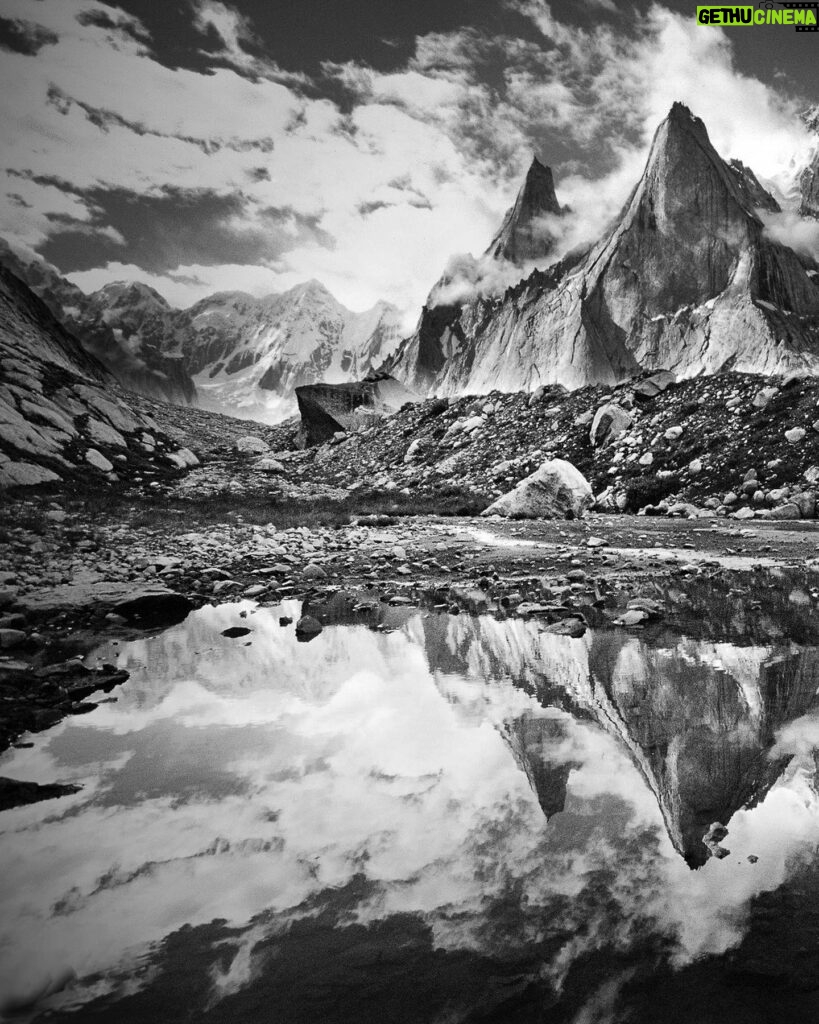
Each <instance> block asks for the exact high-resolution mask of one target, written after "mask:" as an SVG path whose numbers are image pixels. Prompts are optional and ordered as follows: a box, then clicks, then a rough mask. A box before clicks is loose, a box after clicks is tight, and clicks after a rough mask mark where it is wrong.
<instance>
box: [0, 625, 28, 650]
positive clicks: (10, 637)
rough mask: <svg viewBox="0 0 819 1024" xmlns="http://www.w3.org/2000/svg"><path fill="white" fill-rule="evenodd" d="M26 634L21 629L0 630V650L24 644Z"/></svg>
mask: <svg viewBox="0 0 819 1024" xmlns="http://www.w3.org/2000/svg"><path fill="white" fill-rule="evenodd" d="M25 640H26V634H25V633H24V632H23V631H22V629H0V648H2V649H3V650H8V649H9V648H11V647H19V646H20V645H21V644H23V643H25Z"/></svg>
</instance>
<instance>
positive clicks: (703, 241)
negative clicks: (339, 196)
mask: <svg viewBox="0 0 819 1024" xmlns="http://www.w3.org/2000/svg"><path fill="white" fill-rule="evenodd" d="M759 205H764V206H765V207H766V208H767V209H774V208H775V201H774V200H773V198H772V197H771V196H769V195H768V194H767V193H765V192H764V189H762V186H761V185H760V184H759V182H758V181H757V180H756V178H755V177H754V175H753V173H752V172H751V171H749V170H748V169H747V168H744V167H743V166H742V165H741V164H739V163H738V162H735V163H734V164H728V163H726V162H725V161H723V160H722V159H721V158H720V157H719V155H718V154H717V153H716V151H715V150H714V148H713V146H712V145H711V142H710V140H709V138H708V133H707V131H706V129H705V125H704V124H703V123H702V121H700V120H699V119H698V118H696V117H694V116H693V115H692V114H691V112H690V111H689V110H688V109H687V108H686V107H684V106H682V105H681V104H675V105H674V106H673V107H672V109H671V112H670V113H669V115H668V117H667V118H666V119H665V121H663V123H662V124H661V125H660V127H659V128H658V129H657V132H656V134H655V136H654V140H653V143H652V146H651V151H650V154H649V157H648V162H647V165H646V168H645V171H644V173H643V176H642V178H641V179H640V181H639V183H638V184H637V186H636V188H635V189H634V191H633V193H632V195H631V197H630V198H629V200H628V202H627V203H626V205H625V208H624V209H623V210H622V212H621V214H620V215H619V217H618V218H617V220H616V222H615V223H614V225H613V226H612V227H611V229H610V230H609V231H608V233H607V234H606V235H605V236H604V237H603V239H602V240H601V241H600V242H599V243H597V244H596V245H595V246H593V247H592V248H591V249H590V250H589V251H587V252H586V253H584V254H582V255H579V256H572V257H569V258H566V259H564V260H563V261H561V262H560V263H558V264H555V265H554V266H553V267H551V268H549V270H547V271H535V272H534V273H532V274H531V275H530V276H529V277H527V278H526V279H524V280H523V281H521V282H520V283H519V284H517V285H516V286H514V287H513V288H510V289H507V291H506V293H505V294H504V295H503V296H501V297H497V298H483V299H478V300H474V301H472V302H467V303H465V304H462V305H456V306H449V307H437V308H434V309H429V308H427V309H425V310H424V312H423V314H422V316H421V320H420V322H419V325H418V328H417V329H416V332H415V334H414V335H413V336H412V337H411V338H409V339H408V340H407V341H406V342H405V343H404V344H403V345H402V348H401V350H400V352H399V353H398V355H397V356H396V358H395V360H394V361H393V362H392V363H391V366H390V372H392V373H393V374H395V376H397V377H399V378H400V379H403V380H405V381H406V382H407V384H408V385H409V386H410V387H413V388H414V389H415V390H418V391H421V392H424V393H443V394H454V393H459V392H464V391H465V392H473V393H475V392H477V393H485V392H488V391H491V390H493V389H499V390H502V391H513V390H519V389H527V390H531V389H533V388H535V387H537V386H539V385H541V384H551V383H560V384H563V385H564V386H566V387H569V388H577V387H582V386H584V385H586V384H589V383H600V384H612V383H615V382H618V381H623V380H626V379H628V378H630V377H631V376H633V375H635V374H636V373H638V372H640V371H642V370H653V369H661V368H662V369H669V370H673V371H674V372H676V373H677V375H678V376H691V375H695V374H698V373H717V372H719V371H723V370H727V369H733V370H737V371H745V372H757V373H766V374H772V373H782V372H791V371H799V370H807V371H813V372H815V371H816V370H817V369H818V368H819V286H817V284H816V283H815V281H814V280H812V278H811V277H810V276H809V274H808V272H807V271H806V270H805V268H804V267H803V265H802V264H801V262H800V260H799V259H798V257H797V256H796V254H795V253H794V252H793V251H792V250H790V249H789V248H787V247H785V246H783V245H780V244H778V243H775V242H773V241H772V240H770V239H769V238H768V237H767V236H766V234H765V231H764V227H763V224H762V222H761V220H760V219H759V217H758V216H757V214H756V212H755V208H756V207H758V206H759Z"/></svg>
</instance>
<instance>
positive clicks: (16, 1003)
mask: <svg viewBox="0 0 819 1024" xmlns="http://www.w3.org/2000/svg"><path fill="white" fill-rule="evenodd" d="M644 523H645V525H644ZM670 525H671V524H667V523H662V524H660V525H656V523H655V522H651V521H641V520H631V521H626V522H624V521H622V520H620V521H619V523H617V525H616V530H617V532H616V535H615V534H614V533H612V532H611V530H612V529H614V527H610V526H609V525H607V523H606V522H604V521H600V520H597V521H592V522H591V523H587V524H561V525H560V527H559V529H560V530H561V531H563V532H562V533H558V532H557V528H556V527H555V526H554V524H543V525H540V526H535V527H532V526H531V525H530V524H526V525H516V524H502V525H498V524H493V523H490V524H487V523H485V522H477V521H476V522H467V523H463V522H462V523H457V524H452V523H450V524H444V526H442V527H440V529H447V530H452V531H453V532H452V533H451V535H450V537H449V541H450V547H449V548H448V549H447V551H446V552H442V551H440V550H439V549H438V548H436V547H435V546H434V545H436V544H440V543H441V542H442V541H441V536H440V535H439V536H438V539H437V540H432V541H430V546H429V548H428V549H426V550H429V551H432V552H436V553H435V555H434V557H435V559H436V560H437V561H440V562H441V563H443V562H446V564H447V568H448V569H449V570H450V571H449V572H436V570H435V569H434V567H432V566H429V564H428V563H427V565H426V568H427V569H428V570H429V579H428V580H422V579H419V578H417V577H416V576H413V577H412V578H411V579H403V578H402V577H401V576H400V575H398V576H396V577H393V576H392V575H387V574H386V573H384V574H383V578H382V579H381V581H380V582H378V583H376V581H375V580H374V579H373V578H369V579H367V578H365V577H363V576H362V577H361V578H359V579H354V578H352V576H353V574H351V579H350V580H349V581H348V582H349V583H350V586H348V587H340V586H336V585H333V584H332V583H329V582H327V581H321V582H320V585H316V583H315V581H314V582H313V583H312V584H311V585H310V588H309V592H307V593H304V594H301V595H299V599H296V598H286V599H284V600H282V599H279V600H274V599H273V598H272V597H270V596H268V597H265V598H262V601H261V603H257V601H248V600H245V601H239V602H235V601H234V602H231V603H223V604H221V605H218V606H205V607H202V608H201V609H200V610H198V611H195V612H193V613H192V614H191V615H189V616H188V617H187V618H186V619H185V621H183V622H181V623H179V624H177V625H175V626H172V627H171V628H169V629H167V630H165V631H163V632H160V633H158V634H157V635H154V636H145V637H143V638H141V639H132V640H131V641H126V640H124V639H117V638H116V637H115V636H113V635H110V636H109V637H108V638H107V639H106V638H103V637H100V638H99V639H98V641H97V642H96V643H95V644H94V645H93V646H92V648H91V649H89V650H88V651H87V654H86V658H85V661H86V664H87V665H88V667H91V668H93V667H95V666H97V665H101V664H106V665H110V666H113V667H115V668H116V669H118V670H119V671H124V672H127V673H129V678H128V679H127V681H126V682H124V683H123V684H122V685H120V686H119V687H116V688H114V689H112V690H110V691H109V692H107V693H104V692H98V693H96V694H91V695H89V696H88V697H87V703H89V704H92V705H96V707H95V709H94V710H93V713H88V714H84V715H82V716H80V717H70V718H66V719H64V720H63V721H62V722H60V723H59V724H57V725H55V726H53V727H52V728H51V729H49V730H47V731H44V732H40V733H38V734H37V735H32V736H30V737H26V738H25V740H26V742H27V743H30V744H31V745H30V746H26V747H23V748H19V749H13V750H9V751H7V752H6V754H4V755H3V756H2V759H0V775H5V776H10V777H12V778H19V779H26V780H31V781H35V782H41V783H48V782H54V781H55V780H58V781H60V782H61V783H65V784H69V785H73V786H79V787H81V788H80V789H79V791H78V792H76V793H73V794H69V795H66V796H64V797H61V798H60V799H51V800H48V801H45V802H41V803H37V804H33V805H30V806H26V807H18V808H16V809H14V810H10V811H6V812H4V813H3V814H2V815H0V862H2V864H3V873H2V876H0V922H2V924H0V993H1V994H2V995H0V1006H2V1008H3V1012H4V1014H5V1015H6V1017H8V1018H9V1019H17V1020H21V1021H46V1020H48V1021H62V1020H66V1021H68V1020H76V1021H82V1022H83V1024H85V1022H86V1021H87V1022H95V1021H100V1022H103V1021H104V1022H116V1024H120V1022H130V1021H133V1022H144V1021H148V1020H150V1021H152V1022H153V1021H157V1022H169V1024H170V1022H174V1024H175V1022H181V1021H186V1020H202V1021H214V1022H215V1021H219V1022H235V1021H242V1022H250V1024H252V1022H254V1021H270V1020H276V1021H282V1022H291V1021H292V1022H294V1024H295V1022H299V1024H302V1022H304V1024H307V1022H311V1024H312V1022H316V1024H318V1022H321V1024H327V1022H339V1024H340V1022H345V1024H346V1022H352V1021H356V1022H359V1021H367V1022H369V1021H372V1022H376V1021H377V1022H383V1021H396V1022H407V1024H410V1022H412V1024H415V1022H430V1024H433V1022H434V1024H439V1022H441V1024H443V1022H447V1024H450V1022H460V1021H469V1022H472V1021H476V1022H477V1021H497V1022H504V1024H506V1022H527V1024H528V1022H530V1021H531V1022H534V1021H543V1020H549V1021H550V1022H551V1021H554V1022H563V1021H566V1022H572V1024H582V1022H598V1021H599V1022H608V1021H612V1022H614V1021H617V1022H621V1021H622V1022H637V1024H649V1022H652V1024H653V1022H656V1021H661V1022H662V1021H668V1022H677V1021H679V1022H681V1024H682V1022H683V1021H684V1022H686V1024H691V1022H698V1024H699V1022H703V1024H709V1022H711V1021H714V1022H716V1021H724V1020H731V1021H735V1022H736V1021H748V1022H753V1024H757V1022H760V1024H761V1022H768V1021H774V1020H776V1021H778V1022H781V1021H803V1020H813V1019H816V1018H817V1015H818V1014H819V942H818V941H817V940H819V901H817V898H816V895H815V893H816V892H817V891H819V889H817V884H816V883H817V882H818V881H819V877H818V876H819V871H818V870H817V868H818V867H819V859H818V858H817V851H818V850H819V796H817V784H816V751H817V749H819V705H818V704H817V697H816V693H817V688H818V687H819V617H817V614H816V602H817V598H819V591H816V590H815V588H814V581H815V577H814V573H813V571H812V570H811V569H810V567H806V563H807V562H809V561H810V560H811V559H812V558H813V552H814V551H815V538H814V534H813V533H812V531H811V532H809V533H807V534H806V533H802V532H799V531H793V530H788V531H780V530H775V529H771V528H770V527H766V528H764V532H758V531H759V530H760V528H759V527H754V528H753V532H752V533H739V534H737V533H735V532H734V533H732V532H730V531H729V530H727V529H723V527H722V524H719V525H718V527H717V528H716V529H715V530H709V532H708V533H707V534H703V533H698V532H696V531H697V530H698V529H700V528H701V525H700V524H698V523H697V524H674V525H673V526H671V528H669V527H670ZM385 529H389V527H385ZM425 529H429V530H430V531H432V532H431V533H430V536H433V534H434V533H435V531H436V530H438V529H439V527H438V526H437V525H435V524H425ZM487 531H488V535H487ZM607 531H609V532H607ZM590 537H599V538H600V539H601V540H602V541H603V544H602V545H600V546H597V545H596V543H595V544H593V545H592V546H589V545H588V542H589V538H590ZM689 538H690V539H689ZM615 541H616V543H615ZM374 543H375V542H374ZM390 543H392V542H391V541H390ZM689 543H692V544H696V545H697V546H696V548H688V547H686V545H687V544H689ZM655 544H658V545H660V546H659V547H655ZM763 547H764V548H768V549H771V550H768V551H762V550H761V549H762V548H763ZM729 548H730V549H731V550H727V549H729ZM742 548H744V549H745V550H744V551H743V550H741V549H742ZM419 549H420V545H419ZM749 554H750V555H752V556H754V557H755V558H758V557H759V556H765V555H773V556H774V557H773V564H772V565H771V566H770V567H769V568H764V567H763V568H757V569H748V568H747V567H746V566H745V564H744V563H743V562H742V559H743V558H745V557H746V556H747V555H749ZM424 557H426V556H424ZM734 559H739V560H740V561H734ZM575 563H577V564H575ZM419 564H420V563H419ZM370 565H371V568H370V569H368V570H367V571H368V572H370V573H372V572H376V571H381V563H380V562H379V561H378V560H377V559H373V558H371V559H370ZM387 565H389V566H391V567H392V566H394V562H393V561H388V562H387ZM459 565H460V566H462V568H455V567H456V566H459ZM571 574H574V578H572V576H571ZM578 574H582V575H578ZM452 577H455V578H454V579H453V578H452ZM353 584H355V585H353ZM368 584H370V585H369V586H368ZM629 612H632V613H637V614H636V615H635V614H633V615H631V616H628V613H629ZM304 613H308V614H310V615H312V616H315V617H317V618H318V619H319V621H320V622H322V623H323V626H324V628H323V630H322V632H321V633H319V634H318V635H317V636H315V637H314V638H313V639H312V640H310V642H307V643H305V642H300V641H299V639H298V638H297V636H296V632H295V623H296V621H298V619H299V617H300V616H301V615H302V614H304ZM225 631H227V635H226V632H225ZM714 826H717V827H714Z"/></svg>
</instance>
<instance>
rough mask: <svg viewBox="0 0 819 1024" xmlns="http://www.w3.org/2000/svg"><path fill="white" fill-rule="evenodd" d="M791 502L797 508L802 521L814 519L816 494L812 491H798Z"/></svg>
mask: <svg viewBox="0 0 819 1024" xmlns="http://www.w3.org/2000/svg"><path fill="white" fill-rule="evenodd" d="M791 500H792V501H793V503H794V504H795V505H797V506H798V507H799V511H800V513H801V514H802V518H803V519H814V518H815V517H816V494H815V493H814V492H813V491H800V492H799V493H798V494H794V495H793V497H792V499H791Z"/></svg>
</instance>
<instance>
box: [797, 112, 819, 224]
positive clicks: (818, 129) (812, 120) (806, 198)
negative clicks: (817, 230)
mask: <svg viewBox="0 0 819 1024" xmlns="http://www.w3.org/2000/svg"><path fill="white" fill-rule="evenodd" d="M803 120H804V122H805V124H806V125H807V127H808V128H809V129H810V130H811V131H813V132H815V133H816V136H817V139H816V148H815V150H814V153H813V157H812V159H811V161H810V163H809V164H808V166H807V167H806V168H805V169H804V170H803V171H802V174H801V175H800V176H799V191H800V193H801V197H802V201H801V204H800V206H799V213H800V215H801V216H802V217H819V106H816V107H812V108H811V109H810V110H806V111H805V113H804V114H803Z"/></svg>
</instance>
